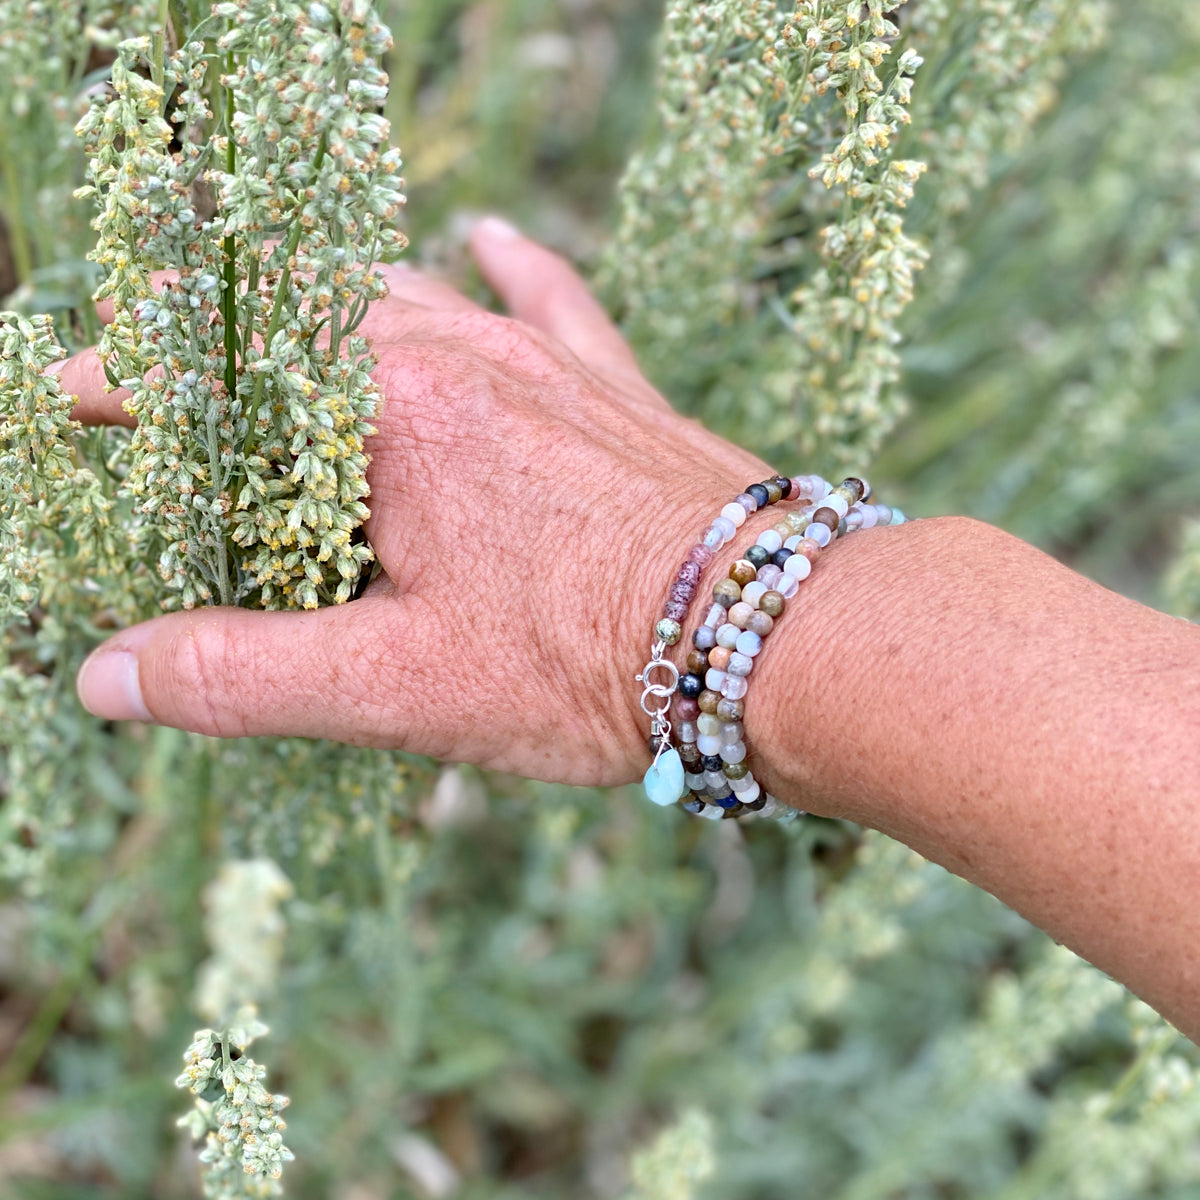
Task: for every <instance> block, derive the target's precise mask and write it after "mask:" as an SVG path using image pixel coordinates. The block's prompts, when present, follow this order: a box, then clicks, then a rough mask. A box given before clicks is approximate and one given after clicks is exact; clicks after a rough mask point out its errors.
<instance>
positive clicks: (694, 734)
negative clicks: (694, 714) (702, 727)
mask: <svg viewBox="0 0 1200 1200" xmlns="http://www.w3.org/2000/svg"><path fill="white" fill-rule="evenodd" d="M714 719H715V718H714ZM678 732H679V740H680V741H681V742H694V741H696V739H697V738H698V737H699V736H700V731H699V729H697V727H696V723H695V721H681V722H680V725H679V731H678Z"/></svg>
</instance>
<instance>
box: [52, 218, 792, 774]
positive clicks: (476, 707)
mask: <svg viewBox="0 0 1200 1200" xmlns="http://www.w3.org/2000/svg"><path fill="white" fill-rule="evenodd" d="M472 250H473V253H474V255H475V258H476V260H477V262H478V264H479V266H480V268H481V270H482V271H483V274H484V276H485V277H486V279H487V280H488V282H489V283H490V284H491V285H492V287H493V288H494V289H495V290H496V292H497V293H498V294H499V295H500V296H501V298H502V299H503V300H504V302H505V303H506V305H507V306H508V309H509V311H510V312H511V313H512V318H511V319H510V318H506V317H501V316H496V315H494V314H492V313H488V312H486V311H484V310H483V309H481V308H479V307H478V306H477V305H475V304H473V303H471V302H470V301H469V300H467V299H465V298H464V297H463V296H461V295H459V294H458V293H457V292H455V291H454V290H453V289H451V288H449V287H448V286H446V285H444V284H441V283H438V282H435V281H434V280H432V279H429V278H427V277H425V276H423V275H421V274H418V273H417V272H415V271H408V270H391V271H390V272H389V283H390V285H391V295H390V296H389V297H388V299H386V300H384V301H383V302H381V303H379V304H377V305H375V306H373V307H372V311H371V315H370V317H369V319H368V321H367V323H366V327H365V331H366V332H367V333H368V335H369V336H370V338H371V340H372V343H373V351H374V354H375V356H376V358H377V360H378V363H379V365H378V367H377V369H376V370H375V372H374V377H375V379H376V380H377V381H378V383H379V385H380V387H381V389H382V391H383V394H384V396H385V405H384V409H383V412H382V413H381V414H380V415H379V417H378V418H377V419H376V421H375V424H376V426H377V427H378V430H379V432H378V434H377V435H376V436H375V437H374V438H373V439H372V440H371V443H370V446H369V451H370V454H371V456H372V463H371V474H370V482H371V489H372V494H371V499H370V505H371V509H372V516H371V520H370V522H369V523H368V526H367V533H368V536H369V538H370V541H371V544H372V546H373V547H374V549H375V552H376V554H377V555H378V558H379V561H380V563H381V565H382V567H383V570H384V572H385V575H383V576H381V577H380V578H379V579H378V580H376V582H375V583H374V584H373V585H372V586H371V588H370V589H369V590H368V592H367V594H366V595H365V596H364V597H363V598H362V599H361V600H357V601H355V602H353V603H350V604H347V605H344V606H342V607H339V608H330V609H324V610H322V611H319V612H286V613H282V612H281V613H261V612H250V611H245V610H240V609H224V608H208V609H199V610H195V611H192V612H179V613H173V614H171V615H169V616H164V617H159V618H158V619H156V620H153V621H147V622H146V623H145V624H142V625H139V626H136V627H135V628H133V629H130V630H127V631H125V632H123V633H120V634H117V635H116V636H115V637H113V638H111V639H110V640H109V641H108V642H106V643H105V644H104V645H103V646H101V647H100V648H99V649H98V650H97V651H96V652H95V653H94V654H93V655H92V656H91V657H90V658H89V659H88V660H87V662H86V663H85V664H84V666H83V668H82V670H81V671H80V674H79V683H78V686H79V693H80V697H81V699H82V700H83V703H84V704H85V706H86V707H87V708H88V709H89V710H90V711H91V712H93V713H95V714H96V715H98V716H102V717H107V718H110V719H114V720H151V721H156V722H158V723H160V724H164V725H173V726H177V727H179V728H181V729H188V730H193V731H195V732H198V733H206V734H211V735H216V736H221V737H240V736H248V735H249V736H254V735H267V734H273V735H299V736H303V737H323V738H333V739H336V740H339V741H345V742H353V743H357V744H360V745H371V746H381V747H394V748H399V749H403V750H407V751H411V752H414V753H420V754H429V755H432V756H434V757H437V758H440V759H444V760H449V761H463V762H471V763H476V764H479V765H481V766H486V767H494V768H498V769H502V770H506V771H512V772H515V773H518V774H521V775H526V776H530V777H533V778H539V779H544V780H548V781H562V782H569V783H577V784H592V785H602V784H618V783H624V782H628V781H630V780H632V779H634V778H636V777H637V776H639V775H640V774H641V773H642V771H644V770H645V767H646V764H647V763H648V761H649V756H648V751H647V748H646V736H647V733H648V724H649V723H648V719H647V718H645V717H644V715H643V714H642V713H641V711H640V709H639V707H638V702H637V698H638V694H639V689H638V687H637V686H636V684H635V683H634V680H633V678H632V677H633V675H634V673H635V672H636V671H637V669H638V668H639V667H640V666H641V665H642V664H643V663H644V662H645V660H646V657H647V647H648V644H649V636H650V630H651V627H652V625H653V623H654V620H655V619H656V618H657V616H658V611H659V607H660V605H661V601H662V596H663V593H664V592H665V590H666V588H667V585H668V584H669V583H670V582H671V579H672V577H673V574H674V571H675V568H676V567H677V566H678V564H679V563H680V562H682V560H683V557H684V555H685V554H686V552H687V550H688V548H689V547H690V546H691V545H692V544H693V543H694V542H695V541H696V538H697V535H698V534H699V533H700V532H701V529H702V526H703V524H704V523H705V519H706V518H711V517H712V516H714V515H715V513H716V511H717V509H719V507H720V506H721V505H722V504H724V503H726V502H727V501H728V500H730V499H731V498H732V497H733V496H734V495H735V494H736V493H737V492H739V491H740V490H741V489H742V488H743V487H744V486H745V485H746V484H747V483H748V482H749V481H751V480H754V479H761V478H764V477H766V476H768V475H771V474H774V472H773V471H771V470H770V469H769V468H768V467H767V465H766V464H765V463H762V462H761V461H759V460H758V459H756V458H754V457H753V456H752V455H750V454H748V453H746V452H745V451H742V450H739V449H738V448H737V447H735V446H732V445H730V444H728V443H727V442H725V441H723V440H722V439H720V438H718V437H716V436H715V435H714V434H711V433H708V432H707V431H706V430H704V429H702V428H701V427H700V426H699V425H697V424H695V423H694V422H691V421H688V420H685V419H684V418H682V417H680V416H678V415H677V414H676V413H674V412H673V411H672V410H671V408H670V407H669V405H668V404H667V403H666V401H665V400H664V399H663V398H662V397H661V396H660V395H659V394H658V393H657V392H655V390H654V389H653V388H652V387H651V386H650V385H649V384H648V383H647V382H646V380H645V379H644V378H643V377H642V375H641V373H640V372H639V370H638V367H637V363H636V362H635V361H634V358H633V355H632V353H631V352H630V350H629V348H628V346H627V345H626V344H625V342H624V340H623V339H622V337H621V335H620V333H619V332H618V331H617V330H616V329H615V328H614V326H613V325H612V324H611V323H610V322H609V320H608V318H607V316H606V315H605V314H604V312H603V310H602V309H601V308H600V306H599V305H598V304H597V303H596V302H595V300H593V299H592V297H591V296H590V295H589V294H588V291H587V289H586V287H585V285H584V284H583V282H582V281H581V280H580V278H579V277H578V276H577V275H576V274H575V272H574V271H573V270H572V269H571V268H570V267H569V266H568V265H567V263H566V262H564V261H563V260H562V259H560V258H558V257H557V256H556V255H554V254H552V253H550V252H549V251H547V250H545V249H543V248H541V247H540V246H538V245H536V244H534V243H533V242H530V241H528V240H527V239H525V238H523V237H521V236H520V235H519V234H517V233H516V231H515V230H512V229H511V228H509V227H508V226H507V225H505V224H503V223H502V222H499V221H495V220H489V221H484V222H483V223H482V224H481V225H480V226H479V227H478V229H477V230H476V231H475V234H474V236H473V238H472ZM61 380H62V384H63V386H64V388H66V390H67V391H69V392H72V393H75V394H77V395H78V396H79V405H78V408H77V410H76V415H77V416H78V417H79V418H80V419H81V420H84V421H88V422H115V421H124V422H126V423H128V422H129V417H128V416H127V415H126V414H125V413H124V411H123V409H122V408H121V400H122V394H121V393H112V392H109V393H106V392H105V387H104V375H103V371H102V369H101V366H100V361H99V359H98V357H97V355H96V354H95V352H94V351H87V352H85V353H84V354H81V355H77V356H76V357H75V358H74V359H72V360H70V361H69V362H68V363H67V364H65V366H64V368H63V370H62V373H61Z"/></svg>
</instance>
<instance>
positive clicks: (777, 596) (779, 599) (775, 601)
mask: <svg viewBox="0 0 1200 1200" xmlns="http://www.w3.org/2000/svg"><path fill="white" fill-rule="evenodd" d="M788 561H789V562H790V561H791V559H789V560H788ZM784 576H785V578H786V576H787V572H786V571H785V572H784ZM781 582H782V581H781ZM783 600H784V597H783V594H782V593H781V592H777V591H770V592H764V593H763V596H762V599H760V600H759V602H758V610H759V612H765V613H766V614H767V616H768V617H777V616H779V615H780V614H781V613H782V612H783Z"/></svg>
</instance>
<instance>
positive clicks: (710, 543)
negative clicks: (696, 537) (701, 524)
mask: <svg viewBox="0 0 1200 1200" xmlns="http://www.w3.org/2000/svg"><path fill="white" fill-rule="evenodd" d="M700 545H702V546H703V547H704V548H705V549H706V550H714V551H715V550H720V548H721V547H722V546H723V545H725V540H724V538H723V537H722V536H721V531H720V530H719V529H718V528H717V527H716V526H715V525H710V526H709V527H708V528H707V529H706V530H705V531H704V535H703V537H701V539H700Z"/></svg>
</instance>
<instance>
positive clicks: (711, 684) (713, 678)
mask: <svg viewBox="0 0 1200 1200" xmlns="http://www.w3.org/2000/svg"><path fill="white" fill-rule="evenodd" d="M725 679H726V673H725V672H724V671H721V670H718V669H717V668H716V667H709V668H708V670H707V671H706V672H705V673H704V686H705V687H706V688H708V690H709V691H710V692H719V691H720V690H721V688H723V687H724V686H725Z"/></svg>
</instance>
